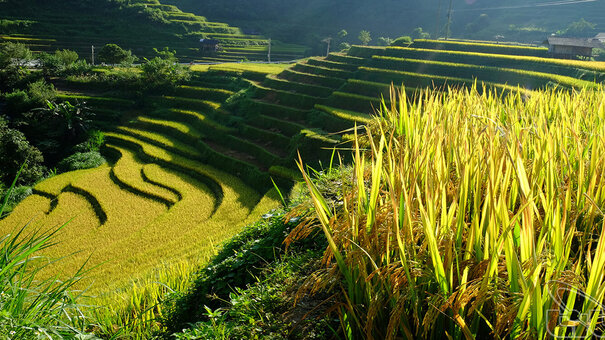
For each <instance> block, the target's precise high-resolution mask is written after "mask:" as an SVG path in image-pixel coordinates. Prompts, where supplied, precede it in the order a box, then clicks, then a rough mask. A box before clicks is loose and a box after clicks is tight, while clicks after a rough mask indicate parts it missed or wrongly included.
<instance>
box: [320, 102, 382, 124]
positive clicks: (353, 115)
mask: <svg viewBox="0 0 605 340" xmlns="http://www.w3.org/2000/svg"><path fill="white" fill-rule="evenodd" d="M315 109H317V110H320V111H323V112H325V113H327V114H329V115H332V116H336V117H338V118H340V119H343V120H346V121H349V122H355V123H359V124H368V123H369V122H371V121H372V119H371V117H370V115H368V114H366V113H361V112H357V111H351V110H344V109H339V108H334V107H330V106H325V105H319V104H318V105H315Z"/></svg>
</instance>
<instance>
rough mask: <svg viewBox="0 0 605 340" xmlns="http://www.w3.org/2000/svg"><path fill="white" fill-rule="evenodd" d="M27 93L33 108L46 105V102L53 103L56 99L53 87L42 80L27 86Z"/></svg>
mask: <svg viewBox="0 0 605 340" xmlns="http://www.w3.org/2000/svg"><path fill="white" fill-rule="evenodd" d="M27 92H28V94H29V99H30V101H31V103H32V104H33V105H35V106H41V105H46V102H47V101H53V100H55V98H56V97H57V91H56V90H55V86H54V85H53V84H48V83H46V82H45V81H44V80H38V81H37V82H34V83H31V84H29V85H28V86H27Z"/></svg>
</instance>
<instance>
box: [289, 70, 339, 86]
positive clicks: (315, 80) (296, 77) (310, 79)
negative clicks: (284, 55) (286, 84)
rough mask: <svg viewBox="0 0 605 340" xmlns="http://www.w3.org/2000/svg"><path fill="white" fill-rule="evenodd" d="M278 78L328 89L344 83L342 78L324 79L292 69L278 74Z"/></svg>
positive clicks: (321, 76)
mask: <svg viewBox="0 0 605 340" xmlns="http://www.w3.org/2000/svg"><path fill="white" fill-rule="evenodd" d="M279 77H280V78H283V79H286V80H291V81H295V82H299V83H306V84H311V85H317V86H324V87H329V88H337V87H339V86H341V85H342V84H343V83H344V79H342V78H333V77H326V76H324V75H320V74H312V73H304V72H300V71H296V70H294V69H286V70H284V71H283V72H282V73H280V74H279Z"/></svg>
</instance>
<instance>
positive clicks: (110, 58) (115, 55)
mask: <svg viewBox="0 0 605 340" xmlns="http://www.w3.org/2000/svg"><path fill="white" fill-rule="evenodd" d="M99 60H100V61H101V62H103V63H107V64H111V65H116V64H132V63H133V62H134V61H135V60H136V57H135V56H133V55H132V52H130V50H128V51H127V50H125V49H123V48H121V47H120V46H118V45H116V44H107V45H105V46H103V48H101V51H99Z"/></svg>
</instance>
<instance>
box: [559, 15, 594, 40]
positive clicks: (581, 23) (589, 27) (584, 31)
mask: <svg viewBox="0 0 605 340" xmlns="http://www.w3.org/2000/svg"><path fill="white" fill-rule="evenodd" d="M596 27H597V25H596V24H593V23H591V22H588V21H586V20H585V19H584V18H582V19H580V20H578V21H575V22H572V23H571V24H569V26H567V28H566V29H565V30H563V31H558V32H557V34H559V35H567V36H582V35H590V34H592V33H594V32H595V28H596Z"/></svg>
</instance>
